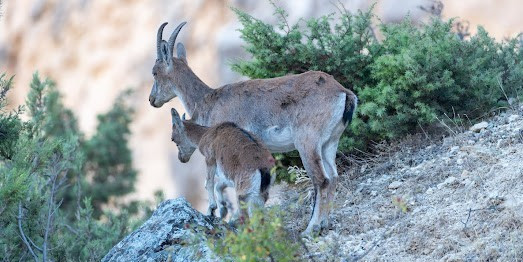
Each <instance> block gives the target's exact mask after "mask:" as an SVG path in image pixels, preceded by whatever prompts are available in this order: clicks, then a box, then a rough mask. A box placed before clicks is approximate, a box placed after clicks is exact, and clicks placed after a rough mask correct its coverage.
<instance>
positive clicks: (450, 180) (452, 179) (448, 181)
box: [437, 176, 456, 189]
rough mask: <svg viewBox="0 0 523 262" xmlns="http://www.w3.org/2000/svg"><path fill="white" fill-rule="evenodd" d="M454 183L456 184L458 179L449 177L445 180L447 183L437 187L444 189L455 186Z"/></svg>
mask: <svg viewBox="0 0 523 262" xmlns="http://www.w3.org/2000/svg"><path fill="white" fill-rule="evenodd" d="M454 182H456V177H453V176H449V177H447V179H445V181H443V182H441V183H439V184H438V185H437V187H438V189H442V188H443V187H445V186H447V185H450V184H453V183H454Z"/></svg>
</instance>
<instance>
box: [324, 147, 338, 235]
mask: <svg viewBox="0 0 523 262" xmlns="http://www.w3.org/2000/svg"><path fill="white" fill-rule="evenodd" d="M338 141H339V139H332V140H330V141H329V142H328V143H326V144H325V145H324V146H323V150H322V156H323V166H324V168H325V171H326V172H327V177H328V178H329V182H328V184H327V186H326V191H327V192H326V198H325V208H323V209H322V213H321V214H320V219H321V220H320V225H321V229H322V230H323V229H327V228H329V227H330V223H329V214H330V210H331V209H332V205H333V203H334V194H335V193H336V184H337V182H338V170H337V167H336V151H337V150H338Z"/></svg>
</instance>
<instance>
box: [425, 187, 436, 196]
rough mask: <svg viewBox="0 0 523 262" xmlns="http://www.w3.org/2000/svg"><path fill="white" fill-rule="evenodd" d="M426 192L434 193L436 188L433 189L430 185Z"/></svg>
mask: <svg viewBox="0 0 523 262" xmlns="http://www.w3.org/2000/svg"><path fill="white" fill-rule="evenodd" d="M425 193H426V194H427V195H432V194H433V193H434V189H432V187H429V189H427V191H426V192H425Z"/></svg>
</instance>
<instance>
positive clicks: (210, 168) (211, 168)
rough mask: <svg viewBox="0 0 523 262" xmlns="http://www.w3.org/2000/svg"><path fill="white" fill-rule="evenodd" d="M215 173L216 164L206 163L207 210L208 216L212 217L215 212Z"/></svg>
mask: <svg viewBox="0 0 523 262" xmlns="http://www.w3.org/2000/svg"><path fill="white" fill-rule="evenodd" d="M215 173H216V164H214V163H211V162H207V179H206V180H205V189H206V190H207V195H208V198H209V208H208V209H207V215H208V216H214V210H216V208H217V205H216V199H215V194H214V177H215Z"/></svg>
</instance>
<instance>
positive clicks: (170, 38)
mask: <svg viewBox="0 0 523 262" xmlns="http://www.w3.org/2000/svg"><path fill="white" fill-rule="evenodd" d="M185 24H187V22H182V23H181V24H180V25H178V27H176V29H174V31H173V33H172V34H171V37H169V43H168V46H167V47H169V48H168V49H167V50H168V51H169V57H167V59H168V60H167V61H169V60H170V59H171V58H172V57H173V49H174V42H176V37H177V36H178V33H180V30H182V27H183V26H184V25H185Z"/></svg>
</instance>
